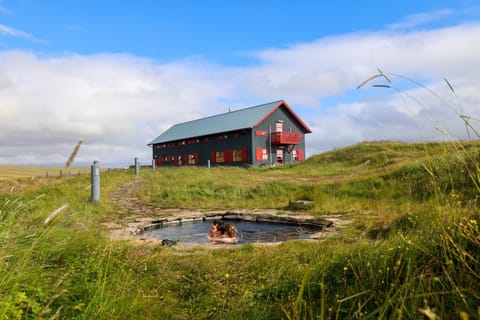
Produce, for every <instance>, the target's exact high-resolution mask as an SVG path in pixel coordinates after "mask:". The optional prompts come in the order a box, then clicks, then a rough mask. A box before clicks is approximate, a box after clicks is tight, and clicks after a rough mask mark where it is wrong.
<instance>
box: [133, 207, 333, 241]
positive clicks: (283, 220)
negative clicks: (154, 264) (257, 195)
mask: <svg viewBox="0 0 480 320" xmlns="http://www.w3.org/2000/svg"><path fill="white" fill-rule="evenodd" d="M213 220H224V221H245V222H252V223H260V224H268V223H272V224H282V225H285V226H300V227H306V228H310V229H317V230H316V231H315V232H313V231H312V230H309V231H308V232H307V234H306V235H305V236H303V237H298V238H292V239H297V240H309V239H318V238H320V237H321V236H322V235H323V233H324V232H325V231H328V229H329V228H331V227H332V226H333V224H334V223H333V221H331V220H327V219H321V218H312V217H309V216H305V215H301V216H292V215H272V214H258V213H257V214H255V213H250V214H248V213H232V212H226V213H223V214H220V213H215V214H210V215H208V214H207V215H204V216H196V217H181V218H179V217H171V218H170V219H169V218H161V219H156V220H152V221H151V222H150V223H148V224H146V225H143V226H138V227H137V229H136V230H134V231H132V233H133V235H134V236H135V238H136V239H138V240H140V241H145V240H149V241H154V242H155V241H162V240H173V239H168V238H157V237H155V236H151V235H152V234H151V233H154V232H155V231H154V230H156V229H160V228H163V227H167V226H172V225H175V226H180V225H182V224H187V223H195V222H197V223H198V222H209V221H212V222H213ZM145 235H150V237H148V236H145ZM286 240H287V239H285V240H272V241H257V242H255V241H253V242H251V241H239V244H245V243H251V244H258V243H263V244H268V243H282V242H285V241H286ZM288 240H290V239H288ZM180 243H182V244H189V245H192V244H198V245H205V244H208V242H207V243H205V242H196V241H186V242H183V241H182V242H180Z"/></svg>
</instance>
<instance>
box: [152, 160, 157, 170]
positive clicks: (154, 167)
mask: <svg viewBox="0 0 480 320" xmlns="http://www.w3.org/2000/svg"><path fill="white" fill-rule="evenodd" d="M155 169H156V165H155V159H153V160H152V171H155Z"/></svg>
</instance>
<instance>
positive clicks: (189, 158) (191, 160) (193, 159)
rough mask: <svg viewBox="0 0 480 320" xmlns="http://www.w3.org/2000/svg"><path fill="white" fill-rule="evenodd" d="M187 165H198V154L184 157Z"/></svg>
mask: <svg viewBox="0 0 480 320" xmlns="http://www.w3.org/2000/svg"><path fill="white" fill-rule="evenodd" d="M186 158H187V164H198V153H195V154H188V155H186Z"/></svg>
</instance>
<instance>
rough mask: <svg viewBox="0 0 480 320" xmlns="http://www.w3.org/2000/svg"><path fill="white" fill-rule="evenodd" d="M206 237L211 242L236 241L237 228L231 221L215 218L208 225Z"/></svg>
mask: <svg viewBox="0 0 480 320" xmlns="http://www.w3.org/2000/svg"><path fill="white" fill-rule="evenodd" d="M208 239H209V240H210V241H211V242H212V243H237V241H238V238H237V229H236V228H235V226H234V225H233V224H232V223H226V224H225V223H223V221H219V220H215V221H213V224H212V226H211V227H210V233H209V234H208Z"/></svg>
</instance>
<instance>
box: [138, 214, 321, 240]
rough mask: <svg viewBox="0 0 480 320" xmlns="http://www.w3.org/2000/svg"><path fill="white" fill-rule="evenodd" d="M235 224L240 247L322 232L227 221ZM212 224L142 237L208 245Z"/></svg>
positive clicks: (304, 227)
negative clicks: (242, 244)
mask: <svg viewBox="0 0 480 320" xmlns="http://www.w3.org/2000/svg"><path fill="white" fill-rule="evenodd" d="M225 221H226V222H227V223H233V224H234V225H235V227H236V228H237V231H238V243H252V242H280V241H286V240H289V239H306V238H309V237H310V235H311V234H312V233H315V232H319V231H320V230H321V228H320V227H319V226H313V225H298V224H287V223H275V222H255V221H244V220H228V221H227V220H225ZM211 225H212V221H194V222H184V223H182V224H167V225H164V226H163V227H160V228H158V229H153V230H148V231H146V232H144V233H142V235H141V238H156V239H161V240H163V239H170V240H175V241H179V242H187V243H208V242H209V241H208V238H207V236H208V233H209V231H210V226H211Z"/></svg>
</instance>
